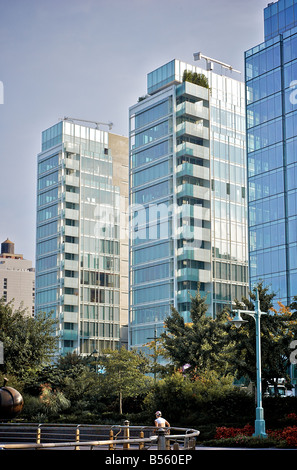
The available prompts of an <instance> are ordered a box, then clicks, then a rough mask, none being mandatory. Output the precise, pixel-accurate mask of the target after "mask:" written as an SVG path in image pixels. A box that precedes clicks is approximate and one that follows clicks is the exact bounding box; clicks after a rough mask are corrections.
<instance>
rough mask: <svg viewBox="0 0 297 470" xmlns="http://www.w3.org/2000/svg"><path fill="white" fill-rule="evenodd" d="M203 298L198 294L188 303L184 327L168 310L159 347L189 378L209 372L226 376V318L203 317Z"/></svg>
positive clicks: (178, 316)
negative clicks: (187, 318) (218, 372)
mask: <svg viewBox="0 0 297 470" xmlns="http://www.w3.org/2000/svg"><path fill="white" fill-rule="evenodd" d="M207 308H208V307H207V304H206V297H202V296H201V294H200V292H199V291H198V292H197V294H196V295H195V297H192V299H191V310H190V315H191V322H189V323H186V322H185V320H184V318H183V317H182V315H181V314H180V313H178V311H177V310H176V309H175V308H174V307H172V310H171V315H170V316H169V317H168V318H167V319H166V320H165V328H166V331H165V332H164V333H163V334H162V335H161V337H162V339H163V345H164V348H165V350H166V351H167V352H168V354H169V356H170V357H171V359H172V361H173V363H174V364H175V366H177V367H179V368H184V369H185V368H187V373H189V374H190V375H192V376H193V377H194V376H195V375H196V374H199V373H201V372H203V371H206V370H209V369H212V370H216V371H220V373H221V374H222V375H224V374H227V373H228V372H229V369H230V368H229V361H230V359H231V353H232V349H233V345H232V343H231V342H230V338H229V337H228V325H227V314H226V313H222V314H221V315H218V317H217V318H215V319H213V318H212V317H211V316H208V315H207Z"/></svg>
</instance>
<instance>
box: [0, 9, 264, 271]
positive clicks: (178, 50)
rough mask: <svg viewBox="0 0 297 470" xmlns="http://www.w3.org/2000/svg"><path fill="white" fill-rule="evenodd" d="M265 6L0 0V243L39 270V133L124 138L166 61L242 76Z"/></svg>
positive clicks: (257, 39) (259, 39)
mask: <svg viewBox="0 0 297 470" xmlns="http://www.w3.org/2000/svg"><path fill="white" fill-rule="evenodd" d="M268 3H269V0H208V1H206V0H0V201H1V203H0V204H1V205H0V243H2V242H3V241H4V240H6V238H9V239H10V240H11V241H13V242H14V243H15V252H16V253H18V254H20V253H21V254H23V256H24V258H25V259H29V260H31V261H32V263H33V266H34V265H35V231H36V179H37V155H38V153H39V152H40V151H41V133H42V131H43V130H45V129H47V128H48V127H50V126H52V125H53V124H56V123H57V122H58V121H59V120H60V119H61V118H64V117H65V116H68V117H74V118H78V119H86V120H91V121H92V120H94V121H96V122H98V121H99V122H104V123H108V122H112V123H113V127H112V132H113V133H115V134H119V135H124V136H127V137H128V113H129V107H130V106H132V105H134V104H135V103H136V102H137V100H138V97H139V96H143V95H145V94H146V91H147V90H146V77H147V74H148V73H149V72H151V71H152V70H154V69H156V68H157V67H159V66H161V65H163V64H165V63H167V62H169V61H170V60H172V59H180V60H182V61H184V62H187V63H189V64H193V65H198V66H202V67H204V63H205V62H204V61H199V62H197V61H195V62H194V60H193V54H194V53H195V52H202V53H203V54H204V55H206V56H208V57H212V58H214V59H218V60H221V61H222V62H225V63H227V64H230V65H232V66H233V68H234V69H236V70H239V71H241V72H242V73H241V75H240V76H239V78H240V79H241V80H244V52H245V51H246V50H248V49H250V48H251V47H253V46H255V45H257V44H259V43H261V42H263V41H264V20H263V11H264V8H265V7H266V6H267V4H268ZM1 83H2V84H3V97H4V100H3V102H2V100H1ZM102 129H104V130H108V127H105V126H103V127H102Z"/></svg>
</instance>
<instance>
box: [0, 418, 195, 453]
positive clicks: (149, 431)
mask: <svg viewBox="0 0 297 470" xmlns="http://www.w3.org/2000/svg"><path fill="white" fill-rule="evenodd" d="M199 434H200V432H199V431H197V430H195V429H186V428H177V427H171V428H166V429H165V428H155V427H152V426H130V423H129V421H125V423H124V425H84V424H49V423H26V424H25V423H0V449H1V450H42V449H44V450H45V449H47V450H48V449H62V448H63V449H75V450H85V449H88V450H94V449H97V450H99V449H108V450H123V449H124V450H129V449H131V450H132V449H133V450H135V449H140V450H146V449H151V448H155V449H158V450H170V449H173V450H179V449H191V450H194V449H195V445H196V439H197V437H198V436H199ZM98 437H99V439H98Z"/></svg>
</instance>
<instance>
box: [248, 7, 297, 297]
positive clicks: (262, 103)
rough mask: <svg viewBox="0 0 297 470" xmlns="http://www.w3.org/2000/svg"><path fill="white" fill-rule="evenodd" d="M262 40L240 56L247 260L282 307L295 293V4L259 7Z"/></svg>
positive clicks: (254, 277) (255, 276)
mask: <svg viewBox="0 0 297 470" xmlns="http://www.w3.org/2000/svg"><path fill="white" fill-rule="evenodd" d="M264 31H265V42H263V43H262V44H259V45H257V46H255V47H253V48H252V49H250V50H248V51H246V53H245V69H246V72H245V73H246V108H247V166H248V202H249V211H248V213H249V250H250V254H249V258H250V259H249V261H250V283H251V285H253V284H255V283H257V282H258V281H259V280H263V282H264V284H265V285H267V286H271V290H272V291H274V292H275V293H276V294H277V295H276V298H275V300H279V301H281V302H282V303H283V304H285V305H288V304H289V303H290V302H291V301H292V298H293V296H295V295H297V177H296V176H297V173H296V172H297V99H296V98H297V93H296V90H295V87H296V84H297V81H296V80H297V0H279V1H278V2H276V3H270V4H269V5H268V6H267V8H265V9H264Z"/></svg>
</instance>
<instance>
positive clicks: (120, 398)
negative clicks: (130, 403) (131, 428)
mask: <svg viewBox="0 0 297 470" xmlns="http://www.w3.org/2000/svg"><path fill="white" fill-rule="evenodd" d="M119 400H120V414H121V415H122V414H123V396H122V391H120V393H119Z"/></svg>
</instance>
